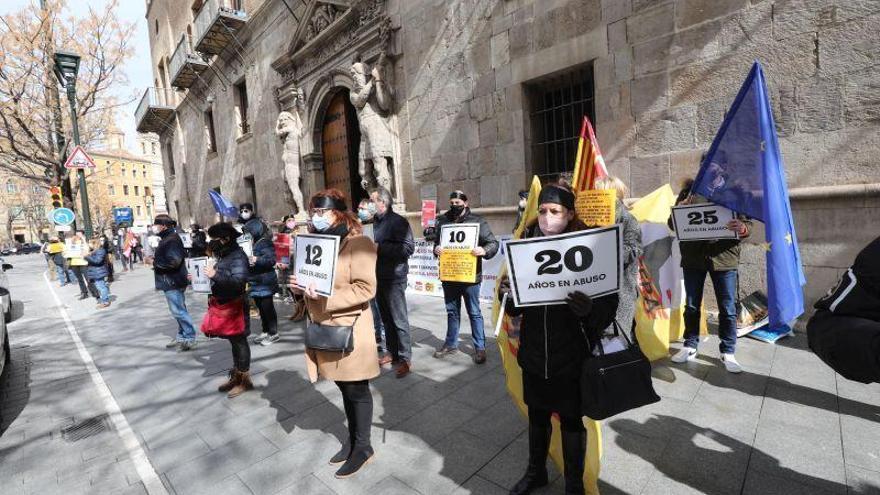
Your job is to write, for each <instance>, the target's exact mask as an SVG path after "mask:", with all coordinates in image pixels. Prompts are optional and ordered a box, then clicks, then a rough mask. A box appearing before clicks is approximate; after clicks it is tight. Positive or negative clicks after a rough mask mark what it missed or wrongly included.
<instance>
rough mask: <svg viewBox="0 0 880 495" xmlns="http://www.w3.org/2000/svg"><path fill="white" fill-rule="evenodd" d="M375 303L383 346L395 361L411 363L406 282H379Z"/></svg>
mask: <svg viewBox="0 0 880 495" xmlns="http://www.w3.org/2000/svg"><path fill="white" fill-rule="evenodd" d="M376 302H377V303H378V304H379V313H380V314H381V315H382V324H383V325H384V326H385V345H386V347H387V348H388V352H389V353H390V354H391V357H392V358H393V359H394V360H395V361H399V360H403V361H406V362H410V361H412V339H411V337H410V333H409V314H408V313H407V309H406V282H389V281H386V280H380V281H379V284H378V288H377V290H376Z"/></svg>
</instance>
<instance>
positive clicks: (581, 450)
mask: <svg viewBox="0 0 880 495" xmlns="http://www.w3.org/2000/svg"><path fill="white" fill-rule="evenodd" d="M586 453H587V432H586V431H584V430H581V431H566V430H562V460H563V464H564V466H565V472H564V473H563V475H564V477H565V494H566V495H583V494H584V459H585V457H586Z"/></svg>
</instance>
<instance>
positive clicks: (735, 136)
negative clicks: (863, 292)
mask: <svg viewBox="0 0 880 495" xmlns="http://www.w3.org/2000/svg"><path fill="white" fill-rule="evenodd" d="M692 191H693V192H694V193H695V194H700V195H702V196H705V197H706V198H707V199H709V200H710V201H712V202H714V203H718V204H720V205H723V206H726V207H728V208H730V209H731V210H733V211H736V212H739V213H742V214H745V215H748V216H750V217H752V218H756V219H758V220H761V221H762V222H764V226H765V235H766V237H765V240H766V242H765V243H764V244H763V246H764V249H765V250H766V251H767V299H768V302H769V311H770V327H771V328H776V327H780V326H782V325H786V324H788V323H789V322H790V321H792V320H794V319H795V318H797V317H798V316H800V315H802V314H803V312H804V294H803V291H802V290H801V287H802V286H803V285H804V284H805V283H806V278H805V277H804V271H803V265H802V263H801V255H800V251H799V250H798V243H797V235H796V234H795V230H794V221H793V219H792V216H791V204H790V203H789V201H788V187H787V186H786V184H785V171H784V167H783V163H782V155H781V154H780V153H779V142H778V139H777V136H776V124H775V123H774V121H773V112H772V109H771V108H770V98H769V97H768V95H767V85H766V84H765V82H764V72H763V70H761V64H759V63H758V62H755V65H753V66H752V70H751V72H749V76H748V77H747V78H746V81H745V83H743V85H742V88H740V90H739V94H737V96H736V99H735V100H734V101H733V105H732V106H731V107H730V110H729V111H728V112H727V115H726V116H725V117H724V122H723V123H722V124H721V129H719V130H718V135H716V136H715V140H714V141H713V142H712V147H711V148H709V152H708V153H707V154H706V159H705V160H704V161H703V163H702V164H701V166H700V171H699V173H698V174H697V178H696V179H695V180H694V185H693V188H692Z"/></svg>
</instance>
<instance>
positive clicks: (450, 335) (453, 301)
mask: <svg viewBox="0 0 880 495" xmlns="http://www.w3.org/2000/svg"><path fill="white" fill-rule="evenodd" d="M455 223H476V224H479V225H480V232H479V235H478V239H477V247H475V248H474V249H473V251H472V252H471V254H473V255H474V256H476V257H477V273H476V277H475V278H474V282H470V283H468V282H443V299H444V301H445V302H446V341H445V342H444V343H443V345H442V346H441V347H440V348H439V349H437V351H436V352H435V353H434V357H435V358H437V359H442V358H444V357H446V356H449V355H451V354H455V353H456V352H458V330H459V327H460V326H461V300H462V299H464V307H465V309H467V313H468V317H469V319H470V322H471V336H472V337H473V339H474V362H475V363H477V364H483V363H485V362H486V332H485V329H484V328H483V313H482V311H480V285H481V284H482V282H483V259H484V258H485V259H487V260H488V259H491V258H492V257H494V256H495V254H496V253H498V247H499V246H498V241H497V240H495V235H493V234H492V229H490V228H489V223H488V222H486V219H484V218H483V217H481V216H480V215H477V214H476V213H473V212H472V211H471V209H470V208H469V207H468V198H467V195H466V194H465V193H464V192H462V191H453V192H452V194H450V195H449V209H448V210H447V211H446V213H445V214H443V215H442V216H440V218H438V219H437V233H438V235H436V236H435V237H434V255H435V256H438V257H439V256H440V254H441V252H442V251H443V249H442V248H441V247H440V243H441V241H442V239H440V236H441V235H443V226H444V225H449V224H455Z"/></svg>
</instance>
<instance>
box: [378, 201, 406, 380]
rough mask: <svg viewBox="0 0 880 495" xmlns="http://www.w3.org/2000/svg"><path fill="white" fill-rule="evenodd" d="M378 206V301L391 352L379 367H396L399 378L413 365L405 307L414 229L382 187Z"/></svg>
mask: <svg viewBox="0 0 880 495" xmlns="http://www.w3.org/2000/svg"><path fill="white" fill-rule="evenodd" d="M370 199H371V200H372V201H373V204H375V205H376V215H375V216H374V217H373V238H374V239H373V240H374V241H376V245H377V248H378V255H377V258H376V280H377V286H376V302H378V303H379V313H381V315H382V324H383V325H384V326H385V342H386V344H387V345H386V347H387V348H388V353H387V354H385V355H383V356H381V357H380V358H379V365H380V366H382V365H385V364H388V363H391V364H392V365H396V366H397V372H396V373H397V377H398V378H403V377H404V376H406V375H408V374H409V372H410V368H411V366H412V341H411V337H410V331H409V314H408V312H407V308H406V277H407V275H408V274H409V257H410V256H412V254H413V253H414V252H415V250H416V244H415V241H414V240H413V233H412V228H411V227H410V226H409V222H407V221H406V219H405V218H403V217H402V216H400V215H398V214H397V213H395V212H394V210H393V209H392V204H393V202H394V201H393V199H392V197H391V192H390V191H388V190H387V189H385V188H384V187H380V188H378V189H377V190H375V191H374V192H372V193H371V194H370Z"/></svg>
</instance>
